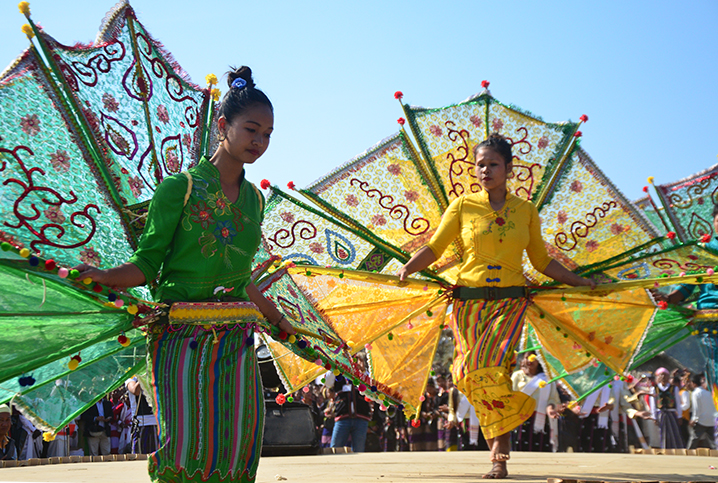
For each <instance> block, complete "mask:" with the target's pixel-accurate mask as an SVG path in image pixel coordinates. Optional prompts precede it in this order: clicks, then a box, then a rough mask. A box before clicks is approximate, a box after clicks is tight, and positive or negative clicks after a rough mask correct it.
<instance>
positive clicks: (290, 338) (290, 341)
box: [287, 335, 297, 344]
mask: <svg viewBox="0 0 718 483" xmlns="http://www.w3.org/2000/svg"><path fill="white" fill-rule="evenodd" d="M287 340H288V341H289V343H290V344H294V343H295V342H296V341H297V338H296V337H295V336H294V335H290V336H289V338H287Z"/></svg>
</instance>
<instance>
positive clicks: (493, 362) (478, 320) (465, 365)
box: [451, 298, 536, 439]
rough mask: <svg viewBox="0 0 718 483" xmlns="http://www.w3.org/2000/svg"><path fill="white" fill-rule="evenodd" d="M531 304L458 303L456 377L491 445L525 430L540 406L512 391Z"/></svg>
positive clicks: (454, 327) (524, 301) (453, 321)
mask: <svg viewBox="0 0 718 483" xmlns="http://www.w3.org/2000/svg"><path fill="white" fill-rule="evenodd" d="M528 303H529V301H528V299H525V298H517V299H502V300H454V312H453V315H452V317H451V325H452V330H453V332H454V343H455V349H454V364H453V366H452V376H453V378H454V379H453V380H454V381H455V383H456V387H457V388H458V389H459V390H460V391H461V392H462V393H464V394H465V395H466V397H467V398H468V399H469V401H470V402H471V404H472V405H473V406H474V410H475V411H476V414H477V415H478V417H479V424H480V426H481V431H482V432H483V433H484V437H485V438H487V439H488V438H495V437H496V436H500V435H502V434H504V433H508V432H509V431H511V430H512V429H514V428H516V427H518V426H520V425H521V424H522V423H523V422H524V421H526V420H527V419H529V418H530V417H531V415H532V414H533V412H534V409H535V406H536V401H535V400H534V399H533V398H532V397H531V396H527V395H526V394H524V393H522V392H514V391H513V390H512V384H511V372H510V366H511V364H512V362H513V356H514V349H515V348H516V345H517V344H518V342H519V338H520V336H521V329H522V327H523V321H524V315H525V313H526V308H527V307H528Z"/></svg>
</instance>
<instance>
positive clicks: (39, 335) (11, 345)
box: [0, 259, 132, 381]
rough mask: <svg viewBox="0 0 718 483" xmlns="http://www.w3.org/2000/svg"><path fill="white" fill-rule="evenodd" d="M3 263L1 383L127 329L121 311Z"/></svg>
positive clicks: (66, 285)
mask: <svg viewBox="0 0 718 483" xmlns="http://www.w3.org/2000/svg"><path fill="white" fill-rule="evenodd" d="M7 262H8V260H5V259H0V346H1V347H4V348H6V349H5V350H3V351H2V352H0V381H5V380H7V379H10V378H12V377H16V376H20V375H22V374H23V373H27V372H28V371H33V370H35V369H37V368H40V367H42V366H44V365H46V364H48V363H50V362H52V361H55V360H58V359H62V358H66V357H68V356H70V355H71V354H76V353H77V352H78V351H80V350H82V349H84V348H85V347H88V346H91V345H93V344H95V343H97V342H99V341H102V340H105V339H108V338H110V337H117V336H118V335H119V334H120V333H121V332H122V331H125V330H129V329H131V328H132V316H131V315H130V314H128V313H127V312H126V311H125V310H118V309H111V308H107V307H104V306H103V305H102V304H101V303H99V302H97V301H95V300H93V299H92V298H91V297H90V295H89V294H85V293H82V292H80V291H79V290H78V289H76V288H75V287H72V286H71V285H70V284H69V283H67V282H65V281H62V280H61V279H58V278H57V277H55V278H52V277H49V276H48V277H40V276H38V275H37V274H34V273H33V274H29V273H28V272H26V271H24V270H22V269H20V268H18V267H13V266H9V265H8V264H7ZM26 276H27V278H26ZM43 281H44V285H43ZM43 297H44V299H45V301H44V303H43V302H42V301H43Z"/></svg>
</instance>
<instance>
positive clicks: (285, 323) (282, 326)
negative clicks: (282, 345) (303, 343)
mask: <svg viewBox="0 0 718 483" xmlns="http://www.w3.org/2000/svg"><path fill="white" fill-rule="evenodd" d="M277 327H279V330H283V331H284V332H286V333H287V334H289V335H295V334H296V333H297V331H296V330H295V329H294V327H292V324H290V323H289V320H288V319H287V318H286V317H284V316H282V319H281V320H280V321H279V324H277Z"/></svg>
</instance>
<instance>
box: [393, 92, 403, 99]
mask: <svg viewBox="0 0 718 483" xmlns="http://www.w3.org/2000/svg"><path fill="white" fill-rule="evenodd" d="M402 97H404V93H403V92H401V91H396V92H395V93H394V99H401V98H402Z"/></svg>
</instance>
